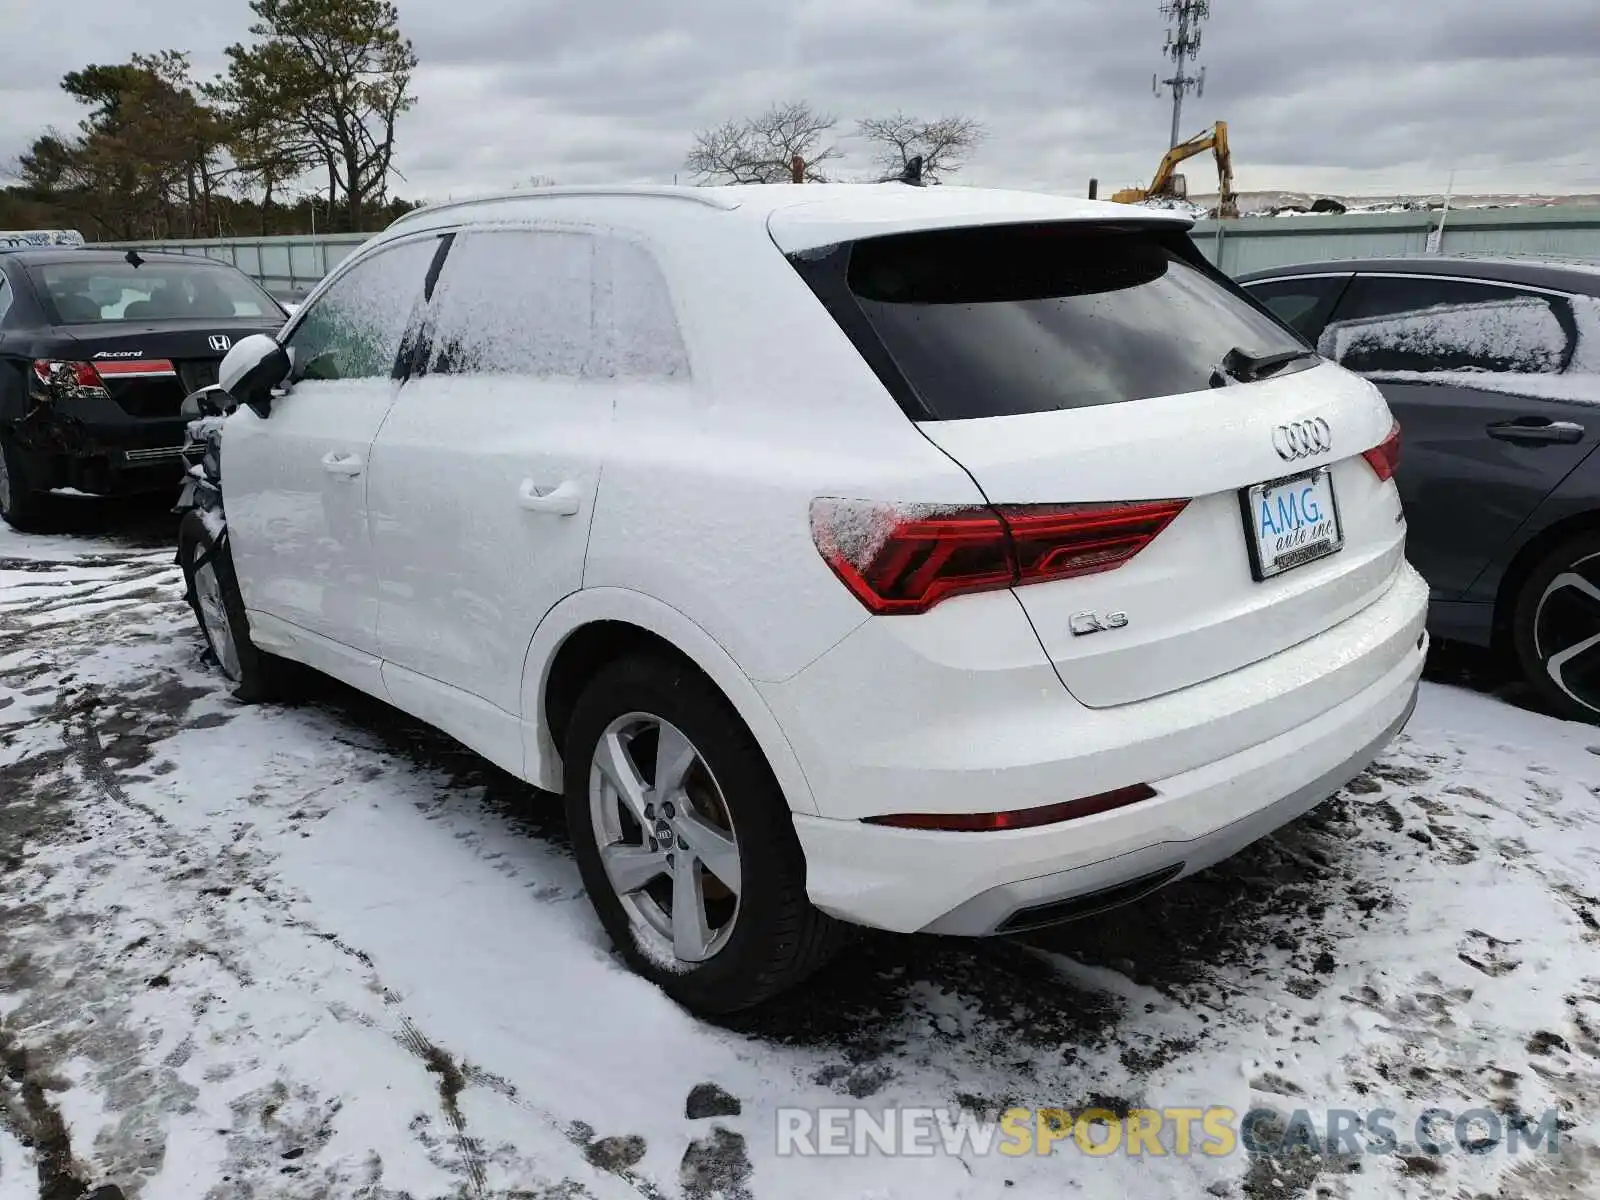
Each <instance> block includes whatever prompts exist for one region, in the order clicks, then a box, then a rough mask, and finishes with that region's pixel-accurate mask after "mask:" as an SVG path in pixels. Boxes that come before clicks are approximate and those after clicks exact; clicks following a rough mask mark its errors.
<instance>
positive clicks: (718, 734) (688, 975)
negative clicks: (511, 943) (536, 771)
mask: <svg viewBox="0 0 1600 1200" xmlns="http://www.w3.org/2000/svg"><path fill="white" fill-rule="evenodd" d="M652 722H653V723H654V726H653V727H652V725H651V723H652ZM679 738H681V739H683V741H680V740H679ZM603 739H605V741H606V745H607V747H608V748H609V749H610V750H611V754H612V756H613V758H612V759H611V760H609V761H611V762H612V765H611V766H610V770H609V772H608V770H606V769H603V768H602V766H601V765H599V764H600V763H601V762H602V761H608V759H607V755H606V752H605V750H604V749H602V740H603ZM629 739H631V741H630V740H629ZM664 741H665V742H667V743H668V745H670V746H671V747H672V748H673V749H674V750H675V751H676V753H674V754H672V755H670V756H669V757H671V758H673V759H674V760H676V761H677V762H679V763H680V764H681V763H683V762H684V761H686V759H687V757H688V756H689V755H693V756H694V762H693V764H692V765H691V766H690V768H689V770H688V772H687V774H685V775H683V783H682V786H681V787H675V788H674V789H673V790H672V791H670V792H669V793H667V795H666V797H664V798H663V797H661V796H659V795H658V793H656V792H655V791H654V790H653V788H652V787H651V786H650V785H651V784H652V783H653V781H654V780H655V779H656V777H657V772H656V770H655V767H656V759H655V755H656V753H657V752H658V751H660V749H661V747H662V744H663V742H664ZM685 742H686V743H687V745H685V744H684V743H685ZM630 750H631V754H628V751H630ZM618 753H622V754H625V755H627V757H626V760H625V761H624V762H623V763H622V764H621V765H620V766H619V765H616V763H615V760H614V755H615V754H618ZM634 755H637V759H635V758H634V757H633V756H634ZM565 765H566V769H565V777H566V780H565V790H566V809H567V818H568V828H569V831H570V834H571V837H572V846H573V851H574V853H575V854H576V856H577V859H578V867H579V869H580V870H581V872H582V874H583V882H584V887H585V888H586V889H587V891H588V893H589V899H590V903H591V904H593V906H594V909H595V912H596V913H597V914H598V916H599V918H600V923H601V924H602V925H603V926H604V927H605V930H606V933H607V934H608V935H610V938H611V941H612V944H613V945H614V946H616V948H617V950H618V951H619V952H620V953H621V954H622V956H623V958H624V959H626V961H627V962H628V964H629V965H630V966H631V967H632V968H633V969H634V970H635V971H637V972H638V973H639V974H640V975H643V976H644V977H645V978H647V979H649V980H651V981H652V982H653V983H655V984H656V985H657V986H659V987H660V988H661V989H662V990H663V991H665V992H666V993H667V994H668V995H670V996H671V997H672V998H673V999H674V1000H676V1001H678V1003H680V1004H682V1005H683V1006H684V1007H685V1008H688V1009H690V1010H692V1011H694V1012H698V1013H702V1014H723V1013H732V1012H737V1011H739V1010H741V1009H746V1008H750V1007H753V1006H754V1005H756V1004H759V1003H761V1002H762V1001H763V1000H766V999H767V998H769V997H771V996H773V995H775V994H777V993H778V992H781V991H783V990H785V989H787V988H789V987H792V986H793V985H795V984H796V983H798V982H800V981H801V980H802V979H804V978H805V977H806V976H807V975H809V974H811V973H812V972H813V971H815V970H816V969H817V968H819V967H821V966H822V965H823V964H824V963H826V962H827V961H828V959H829V958H830V957H832V955H833V953H834V951H835V950H836V949H837V948H838V946H839V945H840V944H841V942H842V941H843V940H844V938H845V937H846V936H847V928H848V927H846V926H843V925H841V924H840V923H839V922H836V921H834V920H832V919H831V918H829V917H827V916H825V915H824V914H822V913H820V912H818V911H817V910H816V909H815V908H813V907H812V906H811V902H810V900H809V899H808V898H807V896H806V880H805V856H804V854H803V852H802V851H801V849H800V841H799V839H798V838H797V837H796V836H795V832H794V823H793V820H792V818H791V816H790V813H789V806H788V804H787V803H786V802H785V801H784V798H783V794H782V792H781V790H780V789H779V787H778V784H777V781H776V780H775V779H774V778H773V775H772V771H771V769H770V768H769V767H768V765H767V761H766V759H765V757H764V756H763V755H762V753H761V750H760V748H759V747H758V746H757V745H756V742H755V739H754V738H753V737H752V736H751V735H750V732H749V730H747V729H746V728H745V726H744V723H743V722H742V721H741V720H740V719H739V716H738V714H737V713H736V712H735V711H734V710H733V707H732V705H730V704H729V703H728V701H727V700H726V699H725V698H724V697H723V696H722V694H721V693H720V692H718V691H717V690H716V688H715V687H714V686H713V685H712V684H711V683H710V682H709V681H708V680H706V679H705V677H704V676H702V675H700V674H699V673H698V672H697V671H695V670H694V669H693V668H692V667H690V666H688V665H687V664H685V663H681V662H677V661H674V660H673V659H672V658H670V657H668V656H665V655H662V656H654V655H650V656H638V657H629V658H624V659H619V660H617V661H615V662H613V663H610V664H608V665H607V666H605V667H603V668H601V669H600V671H599V672H598V673H597V674H596V675H595V677H594V678H593V679H592V680H591V681H590V683H589V685H588V687H587V688H586V689H585V690H584V692H583V694H582V695H581V696H580V697H579V699H578V703H577V705H576V707H575V708H574V710H573V714H572V720H571V723H570V725H569V728H568V731H567V736H566V746H565ZM629 766H632V767H633V768H634V770H635V773H636V775H635V782H636V783H637V784H638V785H640V788H641V791H642V800H643V801H649V802H650V808H649V810H647V811H648V814H649V815H648V818H647V819H643V820H641V819H640V817H641V816H643V815H644V814H643V813H641V812H640V810H639V809H638V808H637V807H628V806H625V805H624V803H623V801H622V800H621V799H620V792H619V791H618V790H617V789H616V787H615V785H614V784H613V783H611V782H610V780H612V779H614V778H615V776H616V775H617V774H618V773H622V772H626V770H627V768H628V767H629ZM674 774H678V773H677V772H675V773H674ZM624 811H626V812H627V813H628V817H626V818H624V817H622V815H621V814H622V813H623V812H624ZM607 814H611V815H612V816H615V817H616V819H615V820H614V821H613V820H611V819H610V817H608V815H607ZM652 821H653V824H652V823H651V822H652ZM729 825H731V838H730V837H727V836H722V835H726V834H727V833H728V826H729ZM708 828H709V829H710V830H711V833H712V834H715V835H718V836H715V837H708V834H707V832H706V830H707V829H708ZM674 830H676V832H675V833H674V832H673V831H674ZM652 833H653V834H654V837H655V840H654V841H652V840H651V835H652ZM686 839H692V841H693V846H692V847H691V846H690V840H686ZM602 845H608V846H614V847H615V846H623V847H624V848H625V849H632V848H634V847H637V852H636V854H635V855H634V856H633V857H634V858H635V859H637V860H638V863H639V864H640V865H639V877H640V878H643V877H645V876H647V875H648V874H649V873H650V872H651V871H653V870H657V869H658V868H659V869H660V873H658V874H656V875H654V876H653V877H652V882H651V883H649V884H648V885H646V886H645V887H641V888H638V889H635V890H632V891H629V892H626V893H625V892H624V891H622V890H620V889H619V886H618V884H617V883H614V882H613V877H612V873H611V872H610V871H608V868H607V866H606V865H605V863H604V862H603V861H602V857H601V846H602ZM730 845H731V846H732V847H733V848H734V851H735V855H736V857H735V859H734V860H733V861H734V862H736V864H737V875H738V886H737V887H736V888H732V889H730V888H729V887H728V886H727V884H726V882H725V880H724V879H723V878H721V877H719V875H718V874H717V873H716V872H714V871H713V870H712V869H711V868H710V867H706V866H704V865H703V863H704V862H705V861H706V860H703V859H700V858H699V855H698V853H697V851H702V850H705V849H706V848H707V847H708V846H709V847H711V852H710V854H709V858H710V859H711V860H715V861H716V863H717V866H718V869H719V870H720V871H721V872H722V874H723V875H726V874H729V873H730V872H729V871H728V861H729V860H728V859H727V856H726V851H727V849H728V847H729V846H730ZM652 846H654V847H656V848H657V849H659V851H660V855H661V856H663V857H654V856H652V855H651V853H650V849H651V847H652ZM668 847H671V848H672V849H671V854H672V858H671V859H670V860H666V859H664V856H665V855H666V854H667V852H668V851H667V848H668ZM612 855H613V856H612V858H611V861H613V862H618V861H620V860H619V858H618V857H616V855H617V852H616V851H615V850H613V852H612ZM647 858H652V859H653V861H651V862H646V861H645V860H646V859H647ZM691 860H693V861H691ZM664 861H666V862H670V863H671V864H672V865H671V867H666V866H664V865H663V863H664ZM686 864H687V869H686ZM629 865H633V864H629ZM690 876H693V877H696V878H697V879H698V881H699V882H698V886H696V885H694V884H689V885H688V886H689V887H690V888H693V889H694V892H695V893H697V894H698V895H699V897H700V900H701V902H700V903H699V905H698V912H699V914H700V915H701V916H702V917H703V918H704V922H703V924H702V925H701V926H700V932H701V933H704V934H706V935H708V936H706V937H704V938H698V939H697V938H696V937H693V936H688V935H686V936H685V938H684V939H683V940H682V941H681V942H680V941H678V940H677V939H676V937H675V936H674V934H673V933H672V932H671V931H672V930H674V929H675V928H676V924H675V922H674V920H673V917H674V915H675V914H677V913H678V912H679V911H680V910H679V907H678V905H679V900H678V898H679V896H680V895H690V894H691V893H690V892H689V891H685V890H684V888H685V885H684V882H683V881H684V879H685V878H688V877H690ZM730 892H732V893H734V894H733V895H732V896H730V895H729V893H730ZM682 911H684V912H694V911H696V910H694V909H684V910H682ZM662 920H664V921H665V923H666V926H667V930H665V931H664V930H663V929H662V928H661V927H660V924H659V922H660V921H662ZM696 941H699V942H700V945H699V947H698V949H699V950H700V951H701V952H702V953H701V954H700V955H699V956H698V957H696V956H695V955H694V954H691V955H690V956H689V957H687V958H686V957H684V956H683V955H682V954H681V953H680V951H679V946H680V945H684V944H690V945H693V944H695V943H696Z"/></svg>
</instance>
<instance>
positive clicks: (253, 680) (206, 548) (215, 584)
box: [178, 511, 293, 704]
mask: <svg viewBox="0 0 1600 1200" xmlns="http://www.w3.org/2000/svg"><path fill="white" fill-rule="evenodd" d="M225 540H226V539H224V541H225ZM178 562H179V564H180V565H181V566H182V568H183V582H184V589H185V595H184V599H185V600H187V601H188V602H189V607H190V608H191V609H192V610H193V611H194V616H195V620H196V621H198V622H199V624H200V634H201V636H202V637H204V638H205V640H206V650H207V652H208V653H209V655H210V657H211V659H212V661H213V662H214V663H215V664H216V665H217V667H218V669H220V670H221V671H222V673H223V674H224V675H225V676H227V677H228V680H229V682H231V683H232V684H233V694H234V696H235V697H236V698H238V699H239V700H241V701H243V702H244V703H246V704H255V703H259V702H261V701H265V700H280V699H284V698H285V697H286V696H287V695H288V694H289V692H290V690H291V687H290V685H291V682H292V670H293V664H291V663H289V662H287V661H285V660H284V659H281V658H278V657H277V656H275V655H272V654H268V653H267V652H266V651H264V650H258V649H257V648H256V645H255V643H254V642H252V641H251V640H250V623H249V621H248V620H247V619H246V618H245V612H244V599H243V597H242V595H241V594H240V592H239V580H238V577H237V576H235V575H234V573H233V556H232V555H231V554H230V553H229V551H228V547H227V545H226V544H224V545H222V546H220V547H219V546H218V544H217V540H216V538H214V537H213V536H212V534H211V532H210V530H208V529H207V528H206V525H205V522H204V521H203V520H202V519H201V517H200V514H199V513H198V512H193V511H191V512H187V513H185V514H184V516H183V520H182V521H180V522H179V523H178Z"/></svg>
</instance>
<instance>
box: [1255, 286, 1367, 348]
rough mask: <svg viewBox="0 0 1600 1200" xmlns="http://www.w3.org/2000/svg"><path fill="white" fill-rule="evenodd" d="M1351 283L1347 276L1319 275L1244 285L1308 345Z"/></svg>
mask: <svg viewBox="0 0 1600 1200" xmlns="http://www.w3.org/2000/svg"><path fill="white" fill-rule="evenodd" d="M1349 280H1350V276H1348V275H1322V276H1318V277H1317V278H1314V279H1310V278H1308V279H1266V280H1263V281H1262V282H1260V283H1247V284H1245V285H1244V288H1245V291H1247V292H1249V293H1250V294H1251V295H1252V296H1254V297H1255V298H1256V299H1257V300H1259V301H1261V303H1262V304H1265V305H1266V306H1267V308H1268V309H1270V310H1271V312H1272V315H1273V316H1275V317H1277V318H1278V320H1280V321H1282V322H1283V323H1284V324H1285V325H1287V326H1289V328H1291V329H1293V330H1294V331H1295V332H1296V333H1298V334H1299V335H1300V336H1301V337H1303V338H1305V339H1306V341H1307V342H1309V343H1310V344H1311V345H1313V346H1314V345H1316V343H1317V335H1318V334H1319V333H1321V332H1322V327H1323V325H1325V324H1326V323H1327V320H1328V316H1329V314H1330V313H1332V312H1333V305H1334V301H1336V300H1338V299H1339V293H1340V292H1341V291H1343V290H1344V286H1345V284H1346V283H1348V282H1349Z"/></svg>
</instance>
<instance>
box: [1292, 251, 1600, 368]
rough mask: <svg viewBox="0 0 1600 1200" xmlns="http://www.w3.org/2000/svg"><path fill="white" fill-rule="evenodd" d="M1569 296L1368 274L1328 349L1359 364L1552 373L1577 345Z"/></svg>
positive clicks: (1328, 332)
mask: <svg viewBox="0 0 1600 1200" xmlns="http://www.w3.org/2000/svg"><path fill="white" fill-rule="evenodd" d="M1575 335H1576V327H1575V322H1574V317H1573V312H1572V305H1571V303H1570V301H1568V300H1567V298H1566V297H1564V296H1552V295H1549V294H1546V293H1542V292H1530V291H1524V290H1523V289H1521V288H1515V287H1507V286H1503V285H1500V284H1494V283H1480V282H1478V281H1476V280H1464V279H1441V278H1418V277H1409V278H1407V277H1399V276H1385V275H1364V276H1359V277H1357V278H1356V279H1355V280H1354V281H1353V282H1352V283H1351V284H1350V287H1349V288H1348V290H1347V291H1346V292H1345V294H1344V296H1343V298H1342V299H1341V300H1340V301H1339V304H1338V307H1337V309H1336V311H1335V312H1334V317H1333V320H1332V321H1331V322H1329V324H1328V326H1327V328H1326V329H1325V330H1324V331H1323V333H1322V335H1321V340H1320V346H1319V348H1320V349H1321V351H1322V353H1323V354H1324V355H1326V356H1328V357H1330V358H1334V359H1336V360H1337V361H1338V362H1340V363H1341V364H1342V365H1344V366H1346V367H1348V368H1350V369H1351V370H1353V371H1360V372H1362V373H1364V374H1369V375H1382V376H1398V377H1402V378H1404V377H1415V376H1419V375H1428V374H1436V373H1445V374H1450V375H1457V374H1467V375H1472V374H1479V375H1482V374H1513V375H1552V374H1559V373H1560V372H1561V371H1563V370H1565V369H1566V367H1567V364H1568V363H1569V362H1570V361H1571V359H1572V354H1573V350H1574V348H1575V345H1576V336H1575Z"/></svg>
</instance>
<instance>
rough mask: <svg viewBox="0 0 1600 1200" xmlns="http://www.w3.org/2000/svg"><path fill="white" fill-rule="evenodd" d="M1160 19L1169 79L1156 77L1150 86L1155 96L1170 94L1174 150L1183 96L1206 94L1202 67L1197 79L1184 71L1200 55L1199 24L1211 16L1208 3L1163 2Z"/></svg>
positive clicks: (1192, 0) (1204, 0)
mask: <svg viewBox="0 0 1600 1200" xmlns="http://www.w3.org/2000/svg"><path fill="white" fill-rule="evenodd" d="M1161 15H1162V16H1163V17H1165V18H1166V19H1167V25H1168V29H1167V45H1166V48H1165V53H1166V56H1167V57H1168V58H1170V59H1171V60H1172V78H1170V79H1162V78H1160V77H1159V76H1158V77H1155V78H1152V79H1151V81H1150V83H1151V87H1152V88H1153V89H1154V90H1155V94H1156V95H1157V96H1159V95H1161V89H1162V88H1170V89H1171V91H1172V141H1171V142H1169V143H1168V145H1169V146H1176V145H1177V144H1178V142H1179V140H1180V137H1181V135H1180V133H1179V128H1180V126H1181V124H1182V121H1183V98H1184V96H1186V95H1187V94H1188V93H1190V92H1193V93H1194V94H1195V95H1196V96H1204V95H1205V94H1206V69H1205V68H1204V67H1201V68H1200V73H1199V74H1198V75H1190V74H1188V73H1187V71H1186V70H1185V67H1186V66H1187V64H1189V63H1192V62H1193V61H1194V60H1195V59H1196V58H1197V57H1198V56H1199V54H1200V22H1202V21H1204V20H1205V19H1206V18H1207V17H1209V16H1210V15H1211V0H1162V4H1161Z"/></svg>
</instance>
